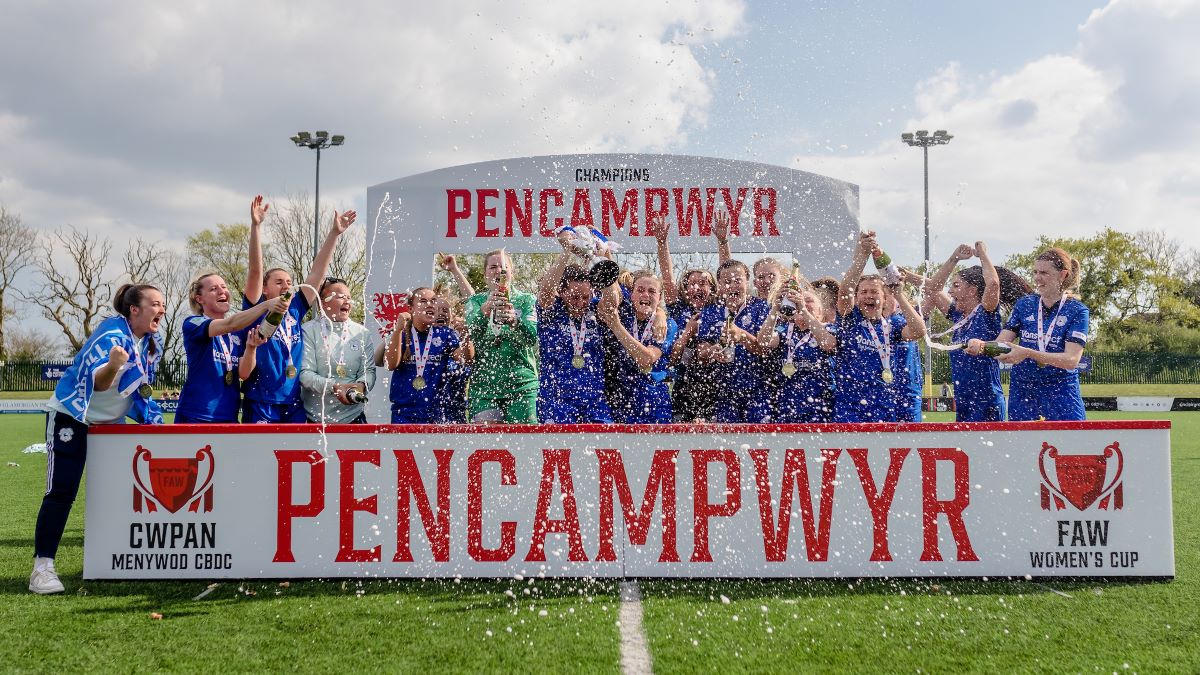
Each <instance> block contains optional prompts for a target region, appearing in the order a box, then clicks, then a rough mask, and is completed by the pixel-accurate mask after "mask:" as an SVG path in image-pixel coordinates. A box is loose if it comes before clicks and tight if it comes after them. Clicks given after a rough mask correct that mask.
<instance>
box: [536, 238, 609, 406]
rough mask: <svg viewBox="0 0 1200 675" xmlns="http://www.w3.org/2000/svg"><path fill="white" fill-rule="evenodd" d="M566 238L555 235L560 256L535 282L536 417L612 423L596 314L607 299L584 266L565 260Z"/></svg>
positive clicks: (602, 349) (602, 344)
mask: <svg viewBox="0 0 1200 675" xmlns="http://www.w3.org/2000/svg"><path fill="white" fill-rule="evenodd" d="M569 239H570V233H568V232H562V233H560V234H559V243H560V244H562V245H563V252H562V255H560V256H559V257H558V259H557V260H555V261H554V264H553V265H551V266H550V269H548V270H546V273H545V274H543V275H542V277H541V279H539V280H538V295H537V303H538V316H537V334H538V356H539V357H540V362H539V364H538V400H537V416H538V421H539V422H542V423H543V424H584V423H587V422H598V423H611V422H612V421H613V413H612V410H611V409H610V408H609V405H608V402H607V401H606V400H605V396H604V352H605V349H604V341H603V339H602V337H601V335H600V325H601V324H600V322H599V320H598V319H597V317H596V313H597V305H598V303H599V302H607V303H609V304H611V303H612V300H611V299H609V300H607V301H606V300H601V299H600V298H597V297H596V293H595V292H594V289H593V288H592V284H591V282H590V281H588V273H587V270H585V269H584V268H583V267H581V266H579V265H576V264H574V263H571V262H570V261H571V255H572V254H571V252H570V249H569V248H568V247H569V245H570V244H569ZM611 296H612V293H609V294H608V296H606V297H610V298H611Z"/></svg>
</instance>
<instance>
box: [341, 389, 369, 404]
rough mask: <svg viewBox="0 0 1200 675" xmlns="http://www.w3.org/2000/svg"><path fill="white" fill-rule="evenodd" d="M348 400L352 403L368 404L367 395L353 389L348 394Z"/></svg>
mask: <svg viewBox="0 0 1200 675" xmlns="http://www.w3.org/2000/svg"><path fill="white" fill-rule="evenodd" d="M346 399H347V400H349V401H350V402H351V403H366V402H367V395H366V394H364V393H362V392H361V391H359V390H357V389H351V390H350V392H349V393H347V394H346Z"/></svg>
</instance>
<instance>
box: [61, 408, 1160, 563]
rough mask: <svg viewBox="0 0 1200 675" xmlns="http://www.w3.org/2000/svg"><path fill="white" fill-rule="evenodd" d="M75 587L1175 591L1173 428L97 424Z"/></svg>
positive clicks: (1126, 424)
mask: <svg viewBox="0 0 1200 675" xmlns="http://www.w3.org/2000/svg"><path fill="white" fill-rule="evenodd" d="M89 446H90V447H89V452H88V455H89V457H88V466H87V480H88V489H87V520H86V532H85V545H84V576H85V577H87V578H89V579H190V578H196V579H210V578H250V577H264V578H278V577H363V576H369V577H376V576H392V577H457V576H478V577H492V576H511V575H516V574H520V575H526V576H533V575H544V576H589V577H863V576H866V577H874V576H886V577H911V576H972V577H973V576H1016V577H1021V576H1025V575H1029V576H1036V577H1043V576H1097V577H1123V576H1152V577H1172V576H1174V574H1175V562H1174V541H1173V532H1172V515H1171V480H1170V464H1169V462H1170V424H1169V423H1168V422H1159V421H1147V422H1137V421H1120V422H1108V421H1103V422H1072V423H1063V422H1031V423H996V424H904V425H892V424H863V425H830V426H824V427H817V426H805V425H728V426H683V425H664V426H648V427H627V426H601V425H594V426H578V427H568V426H545V427H506V428H500V429H497V428H483V427H476V426H459V427H434V426H414V427H385V426H379V427H373V426H350V425H337V426H329V427H326V428H324V429H322V428H321V427H318V426H315V425H289V426H282V425H277V426H272V425H246V426H236V425H228V426H226V425H213V426H200V425H172V426H159V427H147V426H132V425H131V426H102V427H93V429H92V431H91V435H90V437H89Z"/></svg>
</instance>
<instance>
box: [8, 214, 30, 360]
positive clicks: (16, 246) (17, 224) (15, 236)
mask: <svg viewBox="0 0 1200 675" xmlns="http://www.w3.org/2000/svg"><path fill="white" fill-rule="evenodd" d="M36 250H37V236H36V235H35V234H34V232H33V228H31V227H29V226H27V225H25V224H24V223H22V222H21V216H20V215H18V214H16V213H12V212H10V211H9V210H8V209H6V208H4V206H3V205H0V361H4V360H6V359H7V358H9V357H8V355H7V352H6V350H7V347H8V343H7V341H6V337H7V336H6V335H5V333H4V319H5V316H6V314H7V310H8V305H7V304H5V296H6V295H7V294H8V289H9V288H10V287H11V286H12V284H13V282H14V281H15V280H16V278H17V275H18V274H20V273H21V272H23V271H24V270H25V269H26V268H28V267H29V266H30V265H32V264H33V261H34V252H35V251H36Z"/></svg>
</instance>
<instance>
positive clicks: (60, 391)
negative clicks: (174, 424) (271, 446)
mask: <svg viewBox="0 0 1200 675" xmlns="http://www.w3.org/2000/svg"><path fill="white" fill-rule="evenodd" d="M113 308H114V309H116V310H117V315H116V316H112V317H109V318H107V319H105V320H104V321H101V322H100V325H99V326H97V327H96V330H95V332H93V333H92V334H91V335H90V336H88V339H87V341H86V342H84V343H83V347H82V348H81V349H80V350H79V353H78V354H76V355H75V359H74V360H73V361H72V362H71V365H70V366H68V367H67V371H66V372H65V373H64V374H63V377H62V379H61V380H59V381H58V386H56V387H55V388H54V395H53V396H51V397H50V401H49V402H48V403H47V404H46V410H47V414H46V451H47V453H49V454H48V458H47V463H46V493H45V495H44V496H43V497H42V507H41V509H40V510H39V511H38V515H37V525H36V528H35V530H34V536H33V573H32V574H30V575H29V590H30V591H33V592H34V593H38V594H42V595H45V594H49V593H62V592H63V590H64V589H63V585H62V581H60V580H59V578H58V572H57V570H55V568H54V558H55V556H56V555H58V545H59V542H61V541H62V535H63V530H64V529H65V528H66V525H67V517H68V516H70V515H71V506H72V504H74V503H75V495H76V494H77V493H78V492H79V484H80V482H81V481H82V480H83V468H84V462H85V461H86V460H87V451H88V428H89V427H90V426H91V425H93V424H121V423H123V422H124V421H125V418H126V417H129V418H131V419H133V420H134V421H136V422H138V423H140V424H162V421H163V419H162V411H161V410H160V409H159V407H158V404H157V403H155V402H154V399H153V395H154V388H153V384H154V380H155V370H156V368H157V367H158V361H159V359H161V358H162V338H161V337H159V335H158V328H159V324H160V323H161V321H162V318H163V315H164V314H165V313H166V307H165V305H164V303H163V296H162V293H161V292H160V291H159V290H158V289H157V288H155V287H154V286H149V285H146V284H137V285H135V284H125V285H124V286H122V287H120V288H119V289H117V294H116V297H114V298H113Z"/></svg>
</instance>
